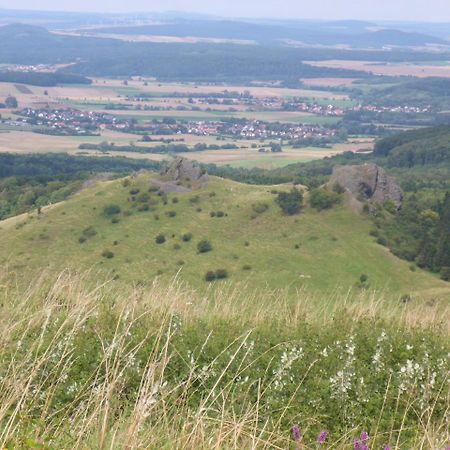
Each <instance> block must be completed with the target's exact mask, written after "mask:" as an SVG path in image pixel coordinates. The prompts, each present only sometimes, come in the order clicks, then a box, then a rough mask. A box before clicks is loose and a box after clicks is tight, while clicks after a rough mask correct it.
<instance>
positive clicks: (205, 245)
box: [197, 239, 212, 253]
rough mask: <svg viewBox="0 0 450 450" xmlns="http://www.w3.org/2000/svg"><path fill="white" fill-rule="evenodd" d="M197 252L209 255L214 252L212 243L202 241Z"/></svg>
mask: <svg viewBox="0 0 450 450" xmlns="http://www.w3.org/2000/svg"><path fill="white" fill-rule="evenodd" d="M197 250H198V252H199V253H208V252H210V251H211V250H212V245H211V242H209V241H207V240H206V239H204V240H202V241H200V242H199V243H198V244H197Z"/></svg>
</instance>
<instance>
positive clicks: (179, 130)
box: [3, 108, 337, 140]
mask: <svg viewBox="0 0 450 450" xmlns="http://www.w3.org/2000/svg"><path fill="white" fill-rule="evenodd" d="M17 114H18V115H19V116H20V117H21V118H19V119H16V120H14V121H6V120H5V121H3V123H5V124H7V125H16V126H33V127H35V128H34V131H37V132H40V133H43V134H58V135H74V136H77V135H84V136H89V135H99V134H100V133H101V131H102V130H105V129H109V130H113V131H121V132H125V133H132V134H140V135H148V136H151V135H159V136H161V135H169V136H170V135H180V134H191V135H195V136H216V137H220V136H228V137H233V138H236V139H269V138H270V139H277V138H278V139H288V140H295V139H305V138H318V139H323V138H333V137H335V136H336V135H337V130H336V129H335V128H332V127H322V126H319V125H310V124H294V123H280V122H265V121H261V120H248V119H226V120H217V121H205V120H199V121H180V120H175V119H173V118H170V117H168V118H163V119H160V120H157V119H153V120H150V121H142V122H138V121H137V120H136V119H133V118H131V119H130V118H126V117H123V118H122V117H120V116H115V115H113V114H109V113H101V112H93V111H81V110H78V109H73V108H66V109H33V108H25V109H23V110H20V111H18V112H17Z"/></svg>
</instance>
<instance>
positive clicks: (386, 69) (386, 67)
mask: <svg viewBox="0 0 450 450" xmlns="http://www.w3.org/2000/svg"><path fill="white" fill-rule="evenodd" d="M308 64H311V65H313V66H316V67H331V68H335V69H352V70H362V71H364V72H370V73H373V74H374V75H385V76H410V77H418V78H426V77H443V78H449V77H450V62H447V63H446V64H442V65H435V64H429V65H427V64H415V63H385V62H368V61H345V60H339V61H338V60H328V61H309V62H308ZM321 86H325V85H321Z"/></svg>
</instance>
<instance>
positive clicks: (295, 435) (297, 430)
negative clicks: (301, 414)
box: [292, 425, 302, 442]
mask: <svg viewBox="0 0 450 450" xmlns="http://www.w3.org/2000/svg"><path fill="white" fill-rule="evenodd" d="M301 437H302V433H301V431H300V427H299V426H298V425H294V426H293V427H292V439H294V441H295V442H300V439H301Z"/></svg>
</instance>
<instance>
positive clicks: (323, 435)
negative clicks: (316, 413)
mask: <svg viewBox="0 0 450 450" xmlns="http://www.w3.org/2000/svg"><path fill="white" fill-rule="evenodd" d="M327 437H328V432H327V431H321V432H320V434H319V436H318V437H317V442H318V443H319V444H324V443H325V441H326V440H327Z"/></svg>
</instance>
